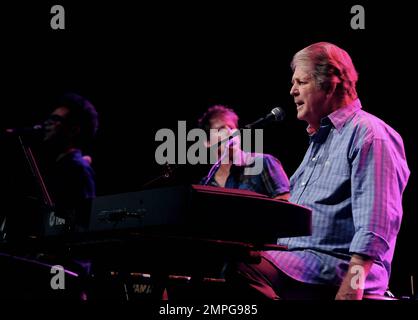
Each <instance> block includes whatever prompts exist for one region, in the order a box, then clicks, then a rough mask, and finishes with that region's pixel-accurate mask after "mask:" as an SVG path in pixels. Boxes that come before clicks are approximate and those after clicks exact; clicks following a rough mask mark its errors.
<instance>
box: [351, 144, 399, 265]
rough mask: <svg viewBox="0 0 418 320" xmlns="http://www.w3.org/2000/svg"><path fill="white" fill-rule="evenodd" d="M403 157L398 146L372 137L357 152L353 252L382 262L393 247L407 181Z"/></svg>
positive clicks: (353, 191) (354, 160) (352, 187)
mask: <svg viewBox="0 0 418 320" xmlns="http://www.w3.org/2000/svg"><path fill="white" fill-rule="evenodd" d="M400 149H402V150H403V148H400ZM401 160H402V159H400V158H399V154H398V153H397V152H396V148H393V146H392V145H391V144H390V142H389V141H387V140H385V139H376V138H375V139H369V140H368V141H365V142H364V143H363V144H362V145H361V146H360V147H359V148H357V150H356V151H355V154H354V156H353V160H352V170H351V194H352V212H353V222H354V229H355V233H354V237H353V239H352V242H351V245H350V252H351V253H357V254H363V255H366V256H369V257H371V258H373V259H375V260H377V261H383V260H384V256H385V255H386V254H387V253H388V251H389V250H393V247H394V245H395V241H396V236H397V234H398V231H399V228H400V224H401V219H402V192H403V189H404V187H405V184H406V181H404V178H405V176H404V177H402V172H405V170H403V169H404V166H403V165H402V162H401ZM405 163H406V161H405ZM406 179H407V178H406Z"/></svg>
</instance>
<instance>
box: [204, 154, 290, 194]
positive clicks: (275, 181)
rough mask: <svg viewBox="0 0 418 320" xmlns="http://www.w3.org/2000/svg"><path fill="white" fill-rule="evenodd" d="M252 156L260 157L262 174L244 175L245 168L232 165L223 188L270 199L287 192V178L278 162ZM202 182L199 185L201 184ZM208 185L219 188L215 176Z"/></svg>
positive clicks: (264, 156)
mask: <svg viewBox="0 0 418 320" xmlns="http://www.w3.org/2000/svg"><path fill="white" fill-rule="evenodd" d="M253 156H254V157H255V158H259V157H262V159H263V170H262V172H261V173H260V174H257V175H246V174H245V173H244V171H245V168H246V167H245V166H236V165H232V166H231V170H230V174H229V176H228V179H227V180H226V182H225V188H231V189H242V190H250V191H254V192H257V193H261V194H264V195H266V196H269V197H271V198H274V197H276V196H278V195H279V194H282V193H286V192H289V178H288V177H287V175H286V173H285V171H284V169H283V167H282V165H281V163H280V161H279V160H278V159H276V158H275V157H273V156H271V155H269V154H253ZM254 161H255V160H254ZM204 180H205V179H203V180H202V181H201V182H200V183H201V184H203V181H204ZM208 185H210V186H215V187H219V184H218V183H217V182H216V180H215V175H213V177H212V179H210V180H209V182H208Z"/></svg>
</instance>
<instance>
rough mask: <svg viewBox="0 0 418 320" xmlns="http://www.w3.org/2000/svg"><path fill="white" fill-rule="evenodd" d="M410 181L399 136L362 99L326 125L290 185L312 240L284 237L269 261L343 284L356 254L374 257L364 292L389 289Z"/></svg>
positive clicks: (308, 278) (303, 276) (310, 278)
mask: <svg viewBox="0 0 418 320" xmlns="http://www.w3.org/2000/svg"><path fill="white" fill-rule="evenodd" d="M408 177H409V169H408V166H407V163H406V158H405V152H404V147H403V142H402V138H401V137H400V136H399V134H398V133H397V132H395V131H394V130H393V129H392V128H390V127H389V126H388V125H387V124H385V123H384V122H383V121H382V120H380V119H378V118H376V117H375V116H373V115H371V114H369V113H367V112H364V111H362V110H361V104H360V101H359V100H358V99H357V100H355V101H354V102H353V103H352V104H351V105H348V106H346V107H344V108H341V109H339V110H336V111H335V112H333V113H331V114H330V115H329V116H328V117H326V118H324V119H322V121H321V126H320V129H319V130H318V132H317V133H316V134H314V135H313V136H311V141H310V144H309V148H308V150H307V152H306V154H305V157H304V159H303V161H302V163H301V165H300V166H299V168H298V169H297V170H296V172H295V173H294V174H293V176H292V177H291V179H290V188H291V191H290V192H291V197H290V201H291V202H293V203H296V204H300V205H304V206H307V207H309V208H311V209H312V235H311V236H306V237H294V238H281V239H278V241H277V242H278V244H281V245H286V246H288V248H289V251H268V252H266V253H265V255H266V257H267V258H268V259H269V260H271V261H272V262H273V263H274V264H275V265H277V266H278V267H279V268H280V269H281V270H282V271H283V272H285V273H286V274H287V275H289V276H290V277H292V278H294V279H296V280H299V281H302V282H306V283H312V284H331V285H336V286H339V285H340V284H341V281H342V279H343V277H344V276H345V274H346V272H347V270H348V265H349V260H350V258H351V255H352V254H354V253H356V254H360V255H366V256H368V257H371V258H373V259H374V264H373V266H372V268H371V270H370V273H369V275H368V276H367V278H366V283H365V293H374V294H383V293H384V291H385V290H386V289H387V285H388V281H389V276H390V265H391V261H392V257H393V253H394V248H395V242H396V237H397V234H398V231H399V228H400V224H401V219H402V193H403V191H404V189H405V186H406V183H407V181H408Z"/></svg>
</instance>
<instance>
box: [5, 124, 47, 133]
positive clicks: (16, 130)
mask: <svg viewBox="0 0 418 320" xmlns="http://www.w3.org/2000/svg"><path fill="white" fill-rule="evenodd" d="M43 130H44V126H43V125H41V124H36V125H34V126H32V127H23V128H9V129H5V130H4V133H5V134H6V135H19V136H20V135H30V134H36V133H39V132H42V131H43Z"/></svg>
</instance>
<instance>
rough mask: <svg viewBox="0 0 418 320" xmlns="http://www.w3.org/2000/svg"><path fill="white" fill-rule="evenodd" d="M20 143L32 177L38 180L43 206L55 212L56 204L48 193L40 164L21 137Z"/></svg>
mask: <svg viewBox="0 0 418 320" xmlns="http://www.w3.org/2000/svg"><path fill="white" fill-rule="evenodd" d="M19 142H20V145H21V147H22V149H23V153H24V154H25V157H26V161H27V162H28V164H29V168H30V170H31V172H32V175H33V176H34V178H35V180H36V182H37V184H38V186H39V189H40V192H41V196H42V200H43V204H44V205H45V207H46V208H47V209H49V211H53V210H54V203H53V202H52V200H51V196H50V195H49V192H48V189H47V187H46V185H45V182H44V179H43V177H42V175H41V173H40V171H39V168H38V164H37V162H36V159H35V157H34V155H33V153H32V149H31V148H30V147H29V146H27V145H25V143H24V142H23V139H22V137H21V136H19Z"/></svg>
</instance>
